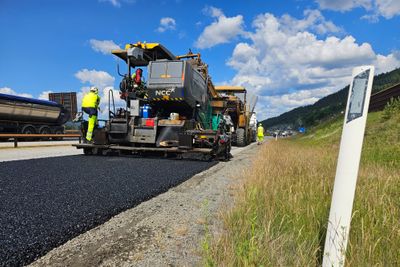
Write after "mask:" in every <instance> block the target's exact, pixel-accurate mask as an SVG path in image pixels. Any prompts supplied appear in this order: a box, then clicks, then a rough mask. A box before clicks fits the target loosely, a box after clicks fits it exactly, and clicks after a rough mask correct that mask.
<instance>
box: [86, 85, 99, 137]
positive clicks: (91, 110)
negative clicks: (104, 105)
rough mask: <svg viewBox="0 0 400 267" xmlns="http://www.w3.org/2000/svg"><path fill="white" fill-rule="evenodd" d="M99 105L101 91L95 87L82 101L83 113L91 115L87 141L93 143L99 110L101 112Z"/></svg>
mask: <svg viewBox="0 0 400 267" xmlns="http://www.w3.org/2000/svg"><path fill="white" fill-rule="evenodd" d="M99 104H100V96H99V89H97V88H96V87H94V86H93V87H91V88H90V92H89V93H87V94H86V95H85V96H84V97H83V100H82V111H83V112H85V113H87V114H88V115H89V120H88V121H89V124H88V128H87V132H86V141H88V142H91V141H92V136H93V129H94V126H95V125H96V122H97V110H100V107H99Z"/></svg>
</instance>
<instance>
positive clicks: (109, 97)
mask: <svg viewBox="0 0 400 267" xmlns="http://www.w3.org/2000/svg"><path fill="white" fill-rule="evenodd" d="M111 98H112V104H113V111H112V112H111ZM111 113H112V114H113V116H115V101H114V91H113V89H110V90H108V120H110V119H111Z"/></svg>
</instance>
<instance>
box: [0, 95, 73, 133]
mask: <svg viewBox="0 0 400 267" xmlns="http://www.w3.org/2000/svg"><path fill="white" fill-rule="evenodd" d="M69 118H70V113H69V111H68V110H67V109H65V108H64V107H63V106H62V105H59V104H57V103H55V102H52V101H46V100H39V99H33V98H27V97H21V96H15V95H7V94H0V133H2V134H8V133H16V134H19V133H22V134H63V133H64V126H63V125H64V123H66V122H67V121H68V120H69Z"/></svg>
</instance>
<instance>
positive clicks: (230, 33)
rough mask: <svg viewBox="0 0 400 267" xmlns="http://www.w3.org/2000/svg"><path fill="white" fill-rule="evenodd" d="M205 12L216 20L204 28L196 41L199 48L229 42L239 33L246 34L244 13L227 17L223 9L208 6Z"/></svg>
mask: <svg viewBox="0 0 400 267" xmlns="http://www.w3.org/2000/svg"><path fill="white" fill-rule="evenodd" d="M205 12H206V13H207V14H208V15H210V16H211V17H213V18H215V21H214V22H212V23H211V24H210V25H208V26H207V27H205V28H204V30H203V32H202V33H201V34H200V36H199V37H198V39H197V41H196V42H195V46H196V47H198V48H210V47H213V46H215V45H218V44H223V43H229V42H230V41H231V40H232V39H234V38H235V37H237V36H238V35H245V31H244V21H243V16H242V15H237V16H235V17H226V16H225V15H224V13H223V12H222V10H221V9H218V8H215V7H208V8H206V9H205Z"/></svg>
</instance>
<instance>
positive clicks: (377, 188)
mask: <svg viewBox="0 0 400 267" xmlns="http://www.w3.org/2000/svg"><path fill="white" fill-rule="evenodd" d="M380 116H381V113H375V115H373V116H371V118H370V119H369V120H368V128H367V134H366V138H365V141H364V149H363V156H362V162H361V168H360V173H359V178H358V184H357V190H356V197H355V203H354V208H353V217H352V223H351V231H350V240H349V247H348V248H349V249H348V251H347V254H348V255H347V259H346V265H347V266H372V265H374V266H399V265H400V253H399V251H400V224H399V221H400V171H399V170H400V169H399V168H398V166H400V164H399V161H400V157H399V158H394V157H393V155H395V156H396V155H398V154H393V153H394V152H393V150H391V149H393V148H388V147H392V146H393V145H394V146H395V145H396V144H397V149H399V150H400V148H399V146H398V145H399V144H400V142H399V141H398V139H395V140H392V139H391V137H392V135H394V133H393V131H396V132H397V133H398V131H399V128H398V127H399V125H397V129H396V127H394V128H390V127H391V126H392V124H393V123H394V122H396V121H397V119H399V117H400V115H399V114H397V115H396V114H395V115H393V116H392V117H391V118H389V119H388V120H386V121H385V122H382V121H381V119H380ZM335 123H336V124H340V123H339V122H338V121H337V120H336V121H335V122H334V124H335ZM385 123H387V124H385ZM385 125H386V126H390V127H389V130H388V131H386V132H385V133H382V134H381V141H380V143H378V144H375V143H374V142H376V140H374V138H373V137H374V136H376V135H377V133H379V132H380V131H381V127H385ZM327 127H330V128H329V130H325V129H319V130H318V131H319V133H318V132H313V133H311V134H310V135H313V137H312V138H296V139H294V140H280V141H277V142H275V141H270V142H269V143H268V144H266V145H264V146H263V147H262V148H261V149H260V151H258V153H257V155H256V156H255V158H254V161H253V164H252V166H251V167H250V169H249V170H248V171H247V172H246V177H244V178H245V179H244V184H243V187H242V189H241V190H240V191H239V192H238V193H237V195H236V197H235V198H236V200H235V205H234V207H233V209H231V210H229V211H224V213H223V222H224V232H223V234H222V235H218V239H217V237H216V238H214V239H210V240H209V242H210V244H209V247H208V248H209V249H208V251H207V255H208V257H207V262H206V265H207V266H318V265H320V264H321V261H322V254H323V245H324V241H325V234H326V227H327V220H328V215H329V207H330V201H331V194H332V189H333V180H334V176H335V170H336V160H337V155H338V147H339V145H338V144H339V137H340V129H339V130H337V129H331V128H332V126H331V125H327ZM331 132H333V134H329V133H331ZM335 136H336V137H335ZM335 138H336V140H335ZM397 138H398V137H397ZM396 140H397V141H396ZM396 142H397V143H396ZM378 150H383V152H382V154H381V155H379V156H378V157H376V156H375V153H377V152H378ZM395 153H396V152H395Z"/></svg>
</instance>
